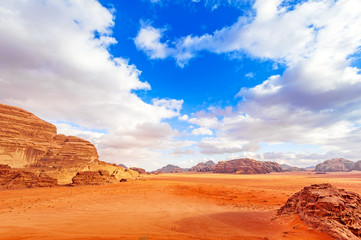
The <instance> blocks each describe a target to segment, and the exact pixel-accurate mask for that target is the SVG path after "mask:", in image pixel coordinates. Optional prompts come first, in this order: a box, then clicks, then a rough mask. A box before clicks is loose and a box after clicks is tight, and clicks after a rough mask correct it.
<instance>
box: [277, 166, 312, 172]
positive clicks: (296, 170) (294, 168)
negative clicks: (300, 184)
mask: <svg viewBox="0 0 361 240" xmlns="http://www.w3.org/2000/svg"><path fill="white" fill-rule="evenodd" d="M280 166H281V168H282V170H283V171H289V172H299V171H306V169H304V168H299V167H294V166H290V165H287V164H280Z"/></svg>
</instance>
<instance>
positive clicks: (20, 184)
mask: <svg viewBox="0 0 361 240" xmlns="http://www.w3.org/2000/svg"><path fill="white" fill-rule="evenodd" d="M54 186H57V181H56V179H54V178H51V177H49V176H47V175H46V174H45V173H40V174H39V175H37V174H35V173H33V172H28V171H24V170H19V169H12V168H11V167H9V166H7V165H0V189H21V188H33V187H54Z"/></svg>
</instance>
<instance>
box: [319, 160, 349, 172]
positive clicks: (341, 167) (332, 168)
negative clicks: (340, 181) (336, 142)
mask: <svg viewBox="0 0 361 240" xmlns="http://www.w3.org/2000/svg"><path fill="white" fill-rule="evenodd" d="M354 168H355V163H354V162H352V161H350V160H347V159H344V158H334V159H331V160H326V161H324V162H323V163H320V164H317V165H316V167H315V171H317V172H346V171H351V170H353V169H354Z"/></svg>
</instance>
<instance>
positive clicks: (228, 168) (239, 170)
mask: <svg viewBox="0 0 361 240" xmlns="http://www.w3.org/2000/svg"><path fill="white" fill-rule="evenodd" d="M214 172H215V173H236V174H263V173H271V172H283V170H282V168H281V166H280V165H279V164H278V163H276V162H261V161H257V160H254V159H250V158H243V159H234V160H230V161H220V162H218V164H217V165H216V166H215V171H214Z"/></svg>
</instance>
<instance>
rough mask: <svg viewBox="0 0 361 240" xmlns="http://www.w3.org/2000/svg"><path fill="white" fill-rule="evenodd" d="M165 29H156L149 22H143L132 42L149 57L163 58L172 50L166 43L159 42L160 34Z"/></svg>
mask: <svg viewBox="0 0 361 240" xmlns="http://www.w3.org/2000/svg"><path fill="white" fill-rule="evenodd" d="M164 31H165V29H156V28H154V27H152V26H151V25H149V24H146V23H143V24H142V27H141V29H140V30H139V32H138V35H137V36H136V37H135V38H134V43H135V45H136V46H137V48H138V49H140V50H143V51H144V52H146V54H147V55H148V56H149V57H150V59H163V58H166V57H168V56H169V55H170V54H171V53H172V52H173V50H172V49H170V48H169V47H168V45H167V43H161V42H160V40H161V38H162V34H163V32H164Z"/></svg>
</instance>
